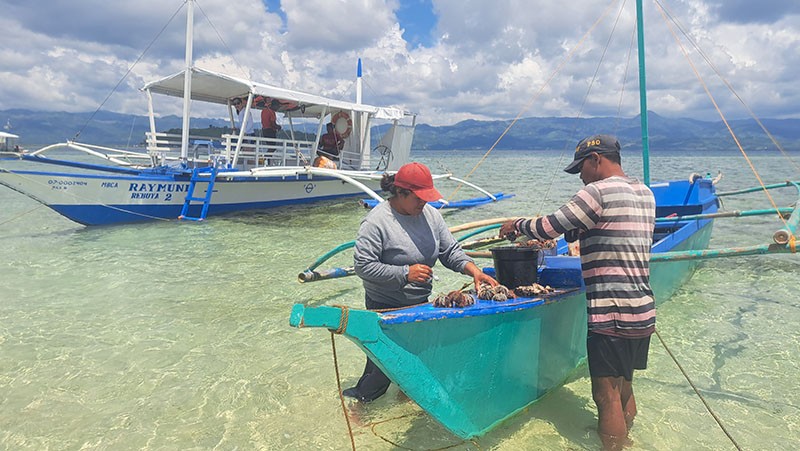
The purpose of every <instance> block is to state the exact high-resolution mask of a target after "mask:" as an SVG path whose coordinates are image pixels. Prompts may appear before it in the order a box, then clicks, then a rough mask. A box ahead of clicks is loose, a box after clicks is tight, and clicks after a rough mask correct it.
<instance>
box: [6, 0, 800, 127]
mask: <svg viewBox="0 0 800 451" xmlns="http://www.w3.org/2000/svg"><path fill="white" fill-rule="evenodd" d="M709 1H710V0H709ZM433 3H434V10H435V12H436V14H437V15H438V21H437V25H436V30H434V32H433V35H434V36H440V38H439V40H438V41H436V42H434V43H433V44H432V45H430V46H427V47H425V46H410V45H408V43H407V42H406V41H405V40H404V39H403V36H402V29H401V27H402V24H399V23H398V20H397V18H396V16H395V11H397V10H398V8H399V3H398V1H396V0H283V1H282V3H281V9H282V12H283V13H284V14H285V17H286V23H285V24H283V23H282V19H281V17H280V16H279V15H278V14H276V13H274V12H269V11H267V10H266V8H265V6H264V4H263V3H262V2H261V1H259V0H242V1H239V2H236V4H235V5H233V4H231V3H230V2H229V1H223V0H199V1H198V5H199V7H200V8H199V9H198V12H197V15H196V18H195V24H196V30H197V31H196V39H195V44H194V49H195V57H196V61H197V64H198V65H199V66H201V67H206V68H209V69H214V70H220V71H223V72H227V73H231V74H232V75H237V76H249V77H252V78H254V79H255V80H258V81H263V82H267V83H272V84H277V85H281V86H285V87H288V88H293V89H300V90H304V91H309V92H315V93H320V94H323V95H328V96H331V97H335V98H344V99H352V98H354V92H353V91H354V82H353V80H354V75H355V65H356V59H357V58H358V57H362V58H363V59H364V72H365V80H364V81H365V91H364V100H365V101H366V102H369V103H374V104H379V105H385V104H389V105H397V106H402V107H404V108H407V109H409V110H412V111H415V112H419V113H420V118H419V119H420V121H421V122H425V123H431V124H445V123H452V122H455V121H458V120H463V119H468V118H476V119H508V118H512V117H514V116H516V115H517V114H518V113H519V112H520V111H526V112H525V113H524V115H525V116H569V115H575V114H578V112H579V111H581V109H582V108H583V110H582V111H583V113H582V114H584V115H587V116H595V115H614V114H616V110H617V108H618V105H619V104H620V89H621V88H620V86H622V82H623V81H625V92H627V93H629V94H628V95H626V96H625V97H623V99H622V104H621V110H622V114H623V115H626V116H632V115H635V114H637V109H638V94H637V90H638V80H637V76H636V74H635V68H636V65H637V61H636V52H635V49H633V50H632V49H631V48H630V44H631V36H632V34H631V30H632V29H633V24H634V17H633V9H632V8H633V5H632V4H626V8H627V9H626V10H625V11H624V12H623V13H622V14H621V15H619V22H618V24H617V25H616V30H615V31H614V37H613V39H612V40H610V41H609V39H608V36H609V35H610V33H611V31H612V29H613V28H614V23H615V20H616V19H617V14H618V10H617V8H618V6H619V4H615V5H612V7H610V8H609V9H608V11H607V16H606V17H605V18H604V20H603V21H602V22H600V23H599V24H598V25H597V27H596V29H594V30H593V31H592V34H591V35H590V36H588V37H587V38H586V39H585V40H584V41H583V42H581V37H582V36H583V34H584V33H586V32H587V31H588V30H590V29H591V28H592V27H593V26H594V24H595V22H596V21H597V18H598V17H599V16H600V15H601V14H602V13H603V9H604V7H605V6H604V5H598V4H597V2H592V1H589V0H581V1H574V2H552V1H543V0H542V1H530V0H528V1H526V0H496V1H492V2H485V1H478V0H438V1H436V0H435V1H434V2H433ZM628 3H631V2H628ZM181 4H183V0H140V1H138V2H107V1H101V0H76V1H73V2H48V3H47V5H44V3H43V2H23V1H18V0H0V8H2V9H3V10H4V11H6V12H7V14H5V15H4V16H3V17H0V29H3V30H6V32H5V33H4V38H3V40H2V41H1V42H0V58H2V61H3V65H2V67H0V77H2V79H3V83H2V86H0V109H7V108H33V109H35V108H37V107H38V108H41V109H46V110H66V111H92V110H94V109H95V108H96V107H97V106H98V105H99V103H100V102H102V101H103V99H105V97H106V95H107V94H108V93H109V92H110V91H111V90H112V88H113V87H114V85H115V84H116V83H117V82H118V81H119V80H120V79H121V77H122V76H123V75H124V74H125V72H126V71H127V70H128V68H129V67H130V66H131V65H132V64H133V63H134V61H135V60H136V59H137V58H138V57H139V55H140V54H141V52H142V51H143V49H144V48H145V47H146V46H147V45H148V44H149V43H150V41H151V39H152V37H153V36H155V35H156V34H157V33H158V32H159V31H160V30H161V28H162V27H163V26H164V24H165V23H166V21H167V20H168V19H169V17H170V16H171V15H172V14H173V13H174V12H175V11H176V10H177V9H178V8H179V7H180V5H181ZM679 7H681V8H686V7H688V9H687V10H685V11H678V10H677V9H678V8H679ZM674 8H675V9H676V10H674V11H671V14H674V15H675V16H676V17H678V19H679V20H680V21H681V23H682V24H683V26H684V27H686V29H687V32H688V33H689V34H690V35H691V36H692V37H693V39H695V40H696V41H697V42H698V43H699V44H700V45H701V46H702V47H703V49H704V52H705V53H706V54H707V55H708V57H709V58H710V59H711V60H712V61H713V62H714V64H715V65H716V66H717V68H718V70H719V71H720V73H721V74H723V75H724V76H725V77H726V78H728V79H729V81H730V83H731V84H733V85H734V86H736V87H737V89H738V92H739V94H740V95H741V96H742V97H743V98H744V99H745V100H746V101H748V102H749V103H750V106H751V107H752V108H753V110H755V111H756V112H757V113H758V114H759V115H761V116H762V117H800V111H798V109H797V108H796V106H795V105H797V104H798V101H799V100H800V99H798V97H800V88H798V86H797V83H796V68H797V67H798V64H800V52H797V48H798V42H799V41H800V16H798V15H797V14H794V15H792V14H791V9H787V14H786V15H784V16H783V17H782V18H779V19H778V20H775V21H773V22H765V21H764V20H761V21H760V22H752V21H748V20H739V21H729V22H721V21H720V20H721V19H720V17H719V15H718V14H717V13H718V12H719V8H718V7H717V5H711V6H709V3H708V2H707V1H701V0H687V1H685V2H683V3H679V4H678V5H676V6H674ZM646 13H647V14H648V16H647V19H646V21H645V29H646V31H647V32H648V47H647V63H648V69H649V73H648V87H649V91H650V94H649V96H650V97H649V107H650V109H652V110H655V111H656V112H658V113H660V114H664V115H674V116H690V117H696V118H701V119H709V118H714V117H715V116H714V113H713V111H712V110H711V109H710V108H709V107H708V105H709V101H708V99H707V97H706V96H705V94H704V92H703V89H702V87H701V86H700V85H699V84H698V83H697V80H696V79H695V76H694V74H693V73H692V71H691V69H690V68H688V65H687V64H686V63H685V62H683V61H682V58H683V57H682V55H681V53H680V50H679V49H676V48H675V45H674V44H673V43H672V42H671V41H672V37H671V34H670V32H669V30H668V29H667V28H666V27H665V25H664V23H663V22H662V20H661V15H660V14H659V13H658V11H656V10H655V7H654V6H652V5H650V6H648V7H646ZM204 14H207V15H208V17H209V18H210V19H211V21H212V23H213V25H214V28H212V27H210V26H209V24H208V22H207V20H206V17H205V16H204ZM763 16H764V17H769V15H763ZM184 23H185V18H184V17H183V15H182V14H179V15H178V16H177V17H176V18H175V19H174V20H173V23H172V24H171V25H170V27H169V28H168V29H167V30H166V31H164V33H163V34H162V36H161V37H160V39H159V40H158V41H157V42H156V43H155V44H154V45H153V47H152V48H151V49H150V50H149V51H148V53H147V55H146V56H145V57H144V58H143V60H142V62H140V63H139V64H137V65H136V67H135V68H134V69H133V71H132V73H131V75H130V76H129V79H128V80H126V82H124V83H123V84H122V85H121V92H120V93H119V95H114V96H112V98H111V99H110V100H109V102H108V103H107V104H106V107H105V108H106V109H110V110H113V111H120V112H129V113H137V114H141V113H143V112H145V111H146V103H145V101H144V97H143V95H142V94H141V93H139V92H138V91H137V90H136V89H135V88H138V87H139V86H141V85H142V84H143V83H144V82H145V81H146V80H152V79H153V78H156V77H160V76H164V75H167V74H170V73H173V72H177V71H178V70H180V69H181V67H182V66H183V39H184V38H183V33H184V30H183V26H184ZM678 33H680V32H678ZM220 37H221V38H222V39H223V40H224V44H223V43H222V42H221V41H220ZM579 42H580V43H581V46H580V47H579V48H577V49H576V46H577V45H578V44H579ZM607 43H608V48H607V49H606V45H607ZM604 49H605V53H606V54H605V57H604V60H603V63H602V65H599V66H598V61H599V59H600V55H601V54H602V52H603V50H604ZM573 50H574V53H573V54H570V53H569V52H572V51H573ZM631 51H632V52H633V53H632V54H630V52H631ZM629 54H630V55H631V56H630V59H628V58H629ZM692 54H693V58H694V61H695V64H697V65H698V66H700V60H699V59H698V58H697V54H696V53H695V52H694V51H693V50H692ZM567 55H570V59H569V61H567V60H566V58H567ZM562 64H563V67H561V65H562ZM559 67H560V69H559ZM557 69H559V70H558V74H557V75H556V76H555V77H554V78H553V80H551V81H549V82H548V80H549V78H550V76H551V74H553V73H554V72H555V71H557ZM679 69H680V70H679ZM595 72H596V73H597V78H596V79H595V80H594V82H593V83H592V79H593V76H594V74H595ZM701 74H702V75H703V77H704V78H706V79H707V80H708V81H707V83H708V84H709V86H710V89H712V90H713V92H714V93H715V96H716V97H718V102H719V103H720V104H721V105H723V106H730V105H735V104H736V103H738V100H736V99H735V97H733V96H732V95H731V94H729V93H725V86H724V84H723V83H721V82H719V81H712V77H711V75H712V74H710V73H709V71H708V69H701ZM545 83H547V84H545ZM590 83H592V88H593V89H592V91H591V92H590V93H589V95H588V96H587V95H586V94H587V91H588V89H589V85H590ZM540 91H541V95H539V96H538V97H537V96H536V95H537V93H538V92H540ZM531 102H532V103H531ZM529 104H530V108H529V109H527V110H526V108H527V107H528V106H529ZM197 111H202V110H197V109H195V112H197ZM169 112H172V113H177V112H178V111H177V106H175V110H174V111H169ZM209 114H216V113H214V112H211V111H209ZM219 114H224V113H219ZM736 115H737V116H738V117H742V116H744V111H743V109H742V108H741V107H739V108H738V113H736Z"/></svg>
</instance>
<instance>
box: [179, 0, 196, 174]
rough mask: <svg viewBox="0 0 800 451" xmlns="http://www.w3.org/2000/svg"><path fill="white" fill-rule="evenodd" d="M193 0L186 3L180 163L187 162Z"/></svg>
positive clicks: (190, 95) (190, 102) (190, 98)
mask: <svg viewBox="0 0 800 451" xmlns="http://www.w3.org/2000/svg"><path fill="white" fill-rule="evenodd" d="M193 20H194V0H187V2H186V71H185V72H184V73H183V125H182V130H181V162H182V163H183V164H184V165H185V164H186V163H187V162H188V160H189V158H188V157H189V110H190V109H191V105H192V34H193V33H194V22H193Z"/></svg>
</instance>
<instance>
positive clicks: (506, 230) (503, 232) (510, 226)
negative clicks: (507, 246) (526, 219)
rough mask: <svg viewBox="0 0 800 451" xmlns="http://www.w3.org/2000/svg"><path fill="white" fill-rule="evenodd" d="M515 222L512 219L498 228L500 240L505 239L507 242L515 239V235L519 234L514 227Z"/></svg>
mask: <svg viewBox="0 0 800 451" xmlns="http://www.w3.org/2000/svg"><path fill="white" fill-rule="evenodd" d="M516 221H517V220H516V219H512V220H510V221H506V222H504V223H503V225H502V226H501V227H500V238H506V239H508V240H509V241H514V240H516V239H517V235H519V234H518V232H517V228H516V227H515V226H514V222H516Z"/></svg>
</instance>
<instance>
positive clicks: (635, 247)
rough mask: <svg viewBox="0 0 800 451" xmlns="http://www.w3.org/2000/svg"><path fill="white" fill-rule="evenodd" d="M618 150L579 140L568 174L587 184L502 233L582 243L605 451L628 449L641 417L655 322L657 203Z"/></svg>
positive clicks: (589, 345)
mask: <svg viewBox="0 0 800 451" xmlns="http://www.w3.org/2000/svg"><path fill="white" fill-rule="evenodd" d="M619 150H620V145H619V142H618V141H617V139H616V138H614V137H613V136H609V135H595V136H590V137H588V138H586V139H584V140H582V141H581V142H580V143H578V147H577V148H576V150H575V156H574V159H573V161H572V163H571V164H570V165H569V166H567V167H566V168H565V169H564V170H565V171H566V172H568V173H570V174H577V173H580V177H581V180H582V181H583V183H584V184H585V185H586V186H585V187H584V188H583V189H581V190H580V191H578V193H577V194H575V195H574V196H573V197H572V199H570V201H569V202H567V204H566V205H564V206H563V207H561V208H559V209H558V211H556V212H555V213H553V214H552V215H549V216H544V217H540V218H533V219H525V218H519V219H515V220H512V221H508V222H506V223H505V224H503V226H502V228H501V229H500V236H504V237H505V236H517V235H519V234H524V235H527V236H529V237H531V238H534V239H539V240H546V239H553V238H557V237H558V236H560V235H562V234H564V236H565V238H566V239H567V241H570V242H572V241H575V240H580V254H581V269H582V273H583V281H584V284H585V285H586V300H587V311H588V318H589V324H588V336H587V340H586V350H587V356H588V360H589V374H590V376H591V379H592V397H593V398H594V401H595V404H596V405H597V410H598V427H597V429H598V434H599V435H600V438H601V439H602V441H603V445H604V447H605V448H607V449H608V448H610V449H617V448H619V447H621V446H623V445H624V444H625V443H627V435H628V430H629V429H630V427H631V426H632V424H633V418H634V416H635V415H636V401H635V398H634V396H633V388H632V386H631V381H632V379H633V370H634V369H645V368H646V367H647V353H648V350H649V347H650V335H651V334H652V333H653V331H654V330H655V322H656V310H655V300H654V298H653V291H652V290H651V288H650V267H649V262H650V247H651V246H652V243H653V228H654V224H655V199H654V198H653V193H652V192H651V191H650V189H649V188H648V187H647V186H646V185H644V184H643V183H641V182H639V181H638V180H635V179H631V178H629V177H627V176H626V175H625V173H624V172H623V170H622V166H621V163H620V161H621V160H620V155H619Z"/></svg>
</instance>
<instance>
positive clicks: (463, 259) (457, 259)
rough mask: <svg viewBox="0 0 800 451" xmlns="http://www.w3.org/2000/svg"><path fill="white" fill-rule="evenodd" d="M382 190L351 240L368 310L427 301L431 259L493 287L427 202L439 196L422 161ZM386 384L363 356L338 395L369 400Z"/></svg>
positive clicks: (391, 179)
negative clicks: (357, 372)
mask: <svg viewBox="0 0 800 451" xmlns="http://www.w3.org/2000/svg"><path fill="white" fill-rule="evenodd" d="M381 189H383V190H384V191H386V192H388V193H390V194H391V195H390V197H389V199H388V200H387V201H386V202H381V203H380V204H378V205H377V206H376V207H375V208H373V209H372V211H370V212H369V214H367V216H366V217H365V218H364V220H363V221H362V222H361V227H360V228H359V230H358V237H357V238H356V244H355V253H354V262H355V271H356V274H357V275H358V276H359V277H360V278H361V280H362V281H363V284H364V295H365V296H364V297H365V303H366V307H367V309H370V310H382V309H394V308H399V307H407V306H410V305H416V304H422V303H425V302H427V301H428V296H430V294H431V290H432V288H433V286H432V282H433V269H432V267H433V265H434V264H436V260H439V261H440V262H442V264H443V265H444V266H446V267H447V268H449V269H451V270H453V271H456V272H460V273H462V274H466V275H468V276H471V277H472V279H473V282H474V283H475V286H480V284H481V283H488V284H490V285H492V286H496V285H497V281H496V280H494V279H493V278H492V277H490V276H488V275H486V274H484V273H483V272H482V271H481V270H480V269H479V268H478V267H477V266H476V265H475V263H474V262H473V261H472V259H470V258H469V257H468V256H467V255H466V254H465V253H464V251H463V250H462V249H461V246H460V245H459V243H458V241H456V239H455V238H454V237H453V235H452V234H451V233H450V231H449V230H448V228H447V224H446V223H445V222H444V218H442V215H441V213H439V210H437V209H435V208H433V207H431V206H430V205H428V204H427V203H428V202H433V201H437V200H439V199H441V198H442V195H441V194H439V191H437V190H436V188H434V186H433V178H432V177H431V172H430V170H429V169H428V168H427V167H426V166H425V165H423V164H420V163H409V164H406V165H404V166H402V167H401V168H400V170H398V171H397V173H396V174H395V175H388V174H384V176H383V179H382V180H381ZM389 385H390V381H389V378H388V377H386V375H385V374H383V372H382V371H381V370H380V369H379V368H378V367H377V366H376V365H375V364H374V363H373V362H372V360H370V359H369V358H368V359H367V364H366V368H364V374H363V375H362V376H361V378H360V379H359V380H358V383H357V384H356V386H355V387H352V388H348V389H347V390H344V391H343V392H342V394H344V395H345V396H349V397H351V398H355V399H357V400H359V401H362V402H369V401H372V400H374V399H377V398H378V397H380V396H382V395H383V394H384V393H386V390H387V389H388V388H389Z"/></svg>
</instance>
